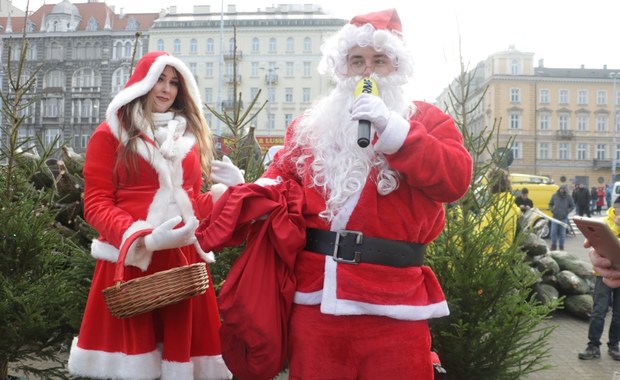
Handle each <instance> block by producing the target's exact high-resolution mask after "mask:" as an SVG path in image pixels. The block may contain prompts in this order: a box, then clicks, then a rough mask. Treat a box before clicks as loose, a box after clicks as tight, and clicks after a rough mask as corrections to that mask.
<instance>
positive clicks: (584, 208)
mask: <svg viewBox="0 0 620 380" xmlns="http://www.w3.org/2000/svg"><path fill="white" fill-rule="evenodd" d="M573 200H574V201H575V205H576V206H577V214H578V215H579V216H583V215H584V214H586V215H587V216H588V218H589V217H590V216H592V215H591V214H590V192H589V191H588V189H586V188H585V187H584V186H583V183H579V184H577V187H576V188H575V191H573Z"/></svg>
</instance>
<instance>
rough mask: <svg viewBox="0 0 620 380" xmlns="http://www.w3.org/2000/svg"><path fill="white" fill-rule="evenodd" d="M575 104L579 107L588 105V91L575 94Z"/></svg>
mask: <svg viewBox="0 0 620 380" xmlns="http://www.w3.org/2000/svg"><path fill="white" fill-rule="evenodd" d="M577 103H579V104H580V105H587V104H588V90H579V92H577Z"/></svg>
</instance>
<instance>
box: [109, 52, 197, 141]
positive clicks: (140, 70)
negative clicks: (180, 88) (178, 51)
mask: <svg viewBox="0 0 620 380" xmlns="http://www.w3.org/2000/svg"><path fill="white" fill-rule="evenodd" d="M166 66H172V67H173V68H174V69H175V70H176V71H177V73H178V74H179V75H180V76H181V77H182V78H183V85H184V86H185V87H186V88H187V92H188V93H189V95H190V98H191V99H192V101H193V102H194V103H196V107H197V108H198V109H199V110H201V109H202V101H201V99H200V92H199V90H198V85H197V83H196V80H195V79H194V75H193V74H192V72H191V71H190V69H189V68H188V67H187V65H185V63H183V61H181V60H180V59H178V58H176V57H173V56H171V55H170V54H168V53H166V52H164V51H152V52H149V53H147V54H145V55H144V56H142V58H140V60H139V61H138V64H137V65H136V68H135V70H134V72H133V74H132V75H131V77H130V78H129V80H128V81H127V83H126V84H125V88H123V89H122V90H121V91H120V92H119V93H118V94H116V96H115V97H114V98H113V99H112V101H111V102H110V105H109V106H108V109H107V111H106V120H107V122H108V124H109V125H110V128H111V129H112V130H115V129H119V130H120V121H119V119H118V110H120V109H121V107H123V106H124V105H126V104H127V103H129V102H131V101H132V100H134V99H136V98H139V97H141V96H143V95H146V94H148V93H149V91H151V89H152V88H153V86H155V84H156V83H157V81H158V80H159V76H160V75H161V73H163V72H164V69H165V68H166Z"/></svg>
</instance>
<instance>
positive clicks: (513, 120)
mask: <svg viewBox="0 0 620 380" xmlns="http://www.w3.org/2000/svg"><path fill="white" fill-rule="evenodd" d="M508 117H509V118H510V127H509V128H510V129H521V113H519V112H510V114H509V116H508Z"/></svg>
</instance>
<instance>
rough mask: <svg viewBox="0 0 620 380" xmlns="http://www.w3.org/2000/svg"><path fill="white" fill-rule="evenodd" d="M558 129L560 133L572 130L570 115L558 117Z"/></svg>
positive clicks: (563, 114)
mask: <svg viewBox="0 0 620 380" xmlns="http://www.w3.org/2000/svg"><path fill="white" fill-rule="evenodd" d="M558 129H559V130H560V131H568V130H569V129H570V118H569V116H568V114H566V113H562V114H559V115H558Z"/></svg>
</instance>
